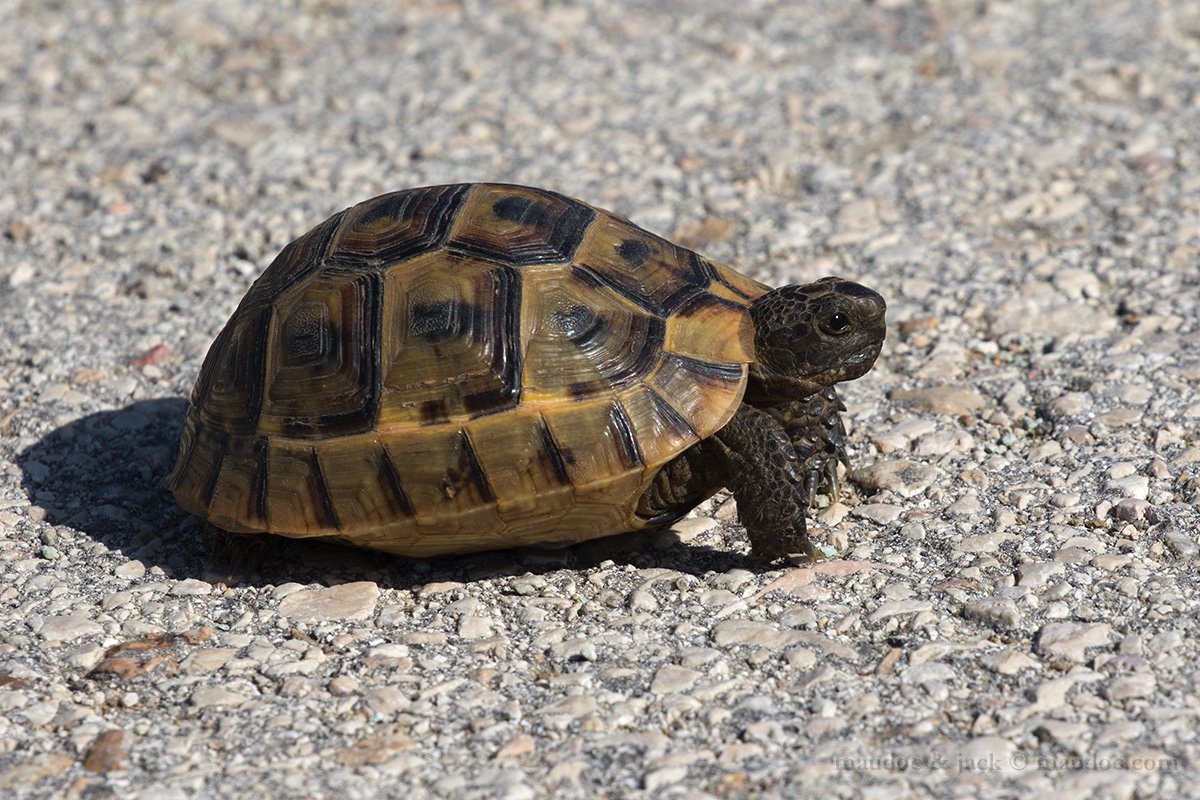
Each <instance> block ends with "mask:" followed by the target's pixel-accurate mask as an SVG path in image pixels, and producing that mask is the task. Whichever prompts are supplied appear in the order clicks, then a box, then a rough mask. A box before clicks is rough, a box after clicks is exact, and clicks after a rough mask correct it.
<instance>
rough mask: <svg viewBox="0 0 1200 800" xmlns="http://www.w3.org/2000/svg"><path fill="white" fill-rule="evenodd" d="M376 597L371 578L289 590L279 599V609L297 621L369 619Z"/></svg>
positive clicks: (376, 588)
mask: <svg viewBox="0 0 1200 800" xmlns="http://www.w3.org/2000/svg"><path fill="white" fill-rule="evenodd" d="M378 599H379V587H378V586H377V585H375V583H374V582H372V581H358V582H356V583H343V584H339V585H337V586H330V587H328V588H322V589H305V590H304V591H300V592H295V593H293V594H289V595H287V596H286V597H284V598H283V600H281V601H280V602H279V613H280V614H282V615H283V616H285V617H289V618H290V619H293V620H295V621H297V622H325V621H328V620H355V619H369V618H370V617H371V615H372V614H374V613H375V603H376V601H377V600H378Z"/></svg>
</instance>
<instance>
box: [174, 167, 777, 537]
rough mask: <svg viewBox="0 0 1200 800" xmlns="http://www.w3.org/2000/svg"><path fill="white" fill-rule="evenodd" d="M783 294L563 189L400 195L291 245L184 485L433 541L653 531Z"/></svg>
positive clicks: (253, 297)
mask: <svg viewBox="0 0 1200 800" xmlns="http://www.w3.org/2000/svg"><path fill="white" fill-rule="evenodd" d="M763 291H766V287H764V286H762V284H758V283H757V282H755V281H752V280H751V279H749V278H746V277H744V276H741V275H740V274H738V273H737V272H735V271H734V270H731V269H729V268H728V267H724V266H722V265H719V264H716V263H715V262H711V261H708V260H706V259H703V258H702V257H700V256H698V255H696V254H695V253H692V252H690V251H688V250H685V249H683V248H680V247H678V246H676V245H674V244H672V243H670V242H668V241H666V240H664V239H662V238H660V237H658V236H655V235H653V234H651V233H648V232H647V231H644V230H642V229H641V228H638V227H637V226H636V225H634V224H633V223H631V222H628V221H627V220H624V219H621V218H619V217H617V216H615V215H612V214H610V213H608V212H605V211H602V210H598V209H595V208H592V207H591V206H588V205H586V204H584V203H581V202H579V201H577V200H572V199H570V198H567V197H563V196H562V195H558V194H555V193H553V192H547V191H544V190H539V189H531V188H527V187H516V186H506V185H499V184H459V185H454V186H440V187H426V188H423V189H415V190H409V191H404V192H395V193H392V194H388V195H383V196H381V197H378V198H375V199H373V200H369V201H367V202H365V203H362V204H360V205H358V206H355V207H353V208H351V209H348V210H346V211H343V212H341V213H340V214H337V215H335V216H334V217H331V218H330V219H329V220H327V221H326V222H324V223H322V224H321V225H319V226H317V227H316V228H314V229H313V230H312V231H311V232H309V233H308V234H305V235H304V236H302V237H300V238H299V239H297V240H296V241H295V242H293V243H292V244H290V245H288V246H287V247H286V248H284V250H283V252H281V253H280V255H279V257H277V258H276V259H275V261H274V262H272V264H271V266H269V267H268V268H267V270H266V271H265V272H264V273H263V275H262V277H261V278H260V279H259V280H258V281H257V282H255V284H254V286H253V287H252V288H251V289H250V291H249V292H248V293H247V296H246V298H244V299H243V301H242V303H241V304H240V305H239V307H238V309H237V310H236V311H235V312H234V315H233V316H232V317H231V319H230V321H229V322H228V323H227V325H226V326H225V328H224V329H223V330H222V332H221V333H220V335H219V336H218V337H217V339H216V341H215V342H214V344H213V347H212V349H211V350H210V352H209V354H208V356H207V357H206V359H205V363H204V366H203V368H202V370H201V375H200V377H199V379H198V381H197V384H196V387H195V389H194V391H193V394H192V403H191V408H190V409H189V413H188V416H187V418H186V420H185V422H184V430H183V434H182V435H181V445H180V455H179V459H178V461H177V463H176V466H175V469H174V470H173V472H172V474H171V476H170V477H169V479H168V484H169V486H170V487H171V488H172V490H173V491H174V492H175V494H176V497H177V498H178V500H179V502H180V504H181V505H182V506H183V507H184V508H185V509H187V510H189V511H192V512H194V513H197V514H201V515H204V516H206V517H208V518H209V519H210V520H211V521H212V522H213V523H214V524H216V525H218V526H220V527H223V528H226V529H228V530H231V531H238V532H252V531H266V532H272V533H280V534H286V535H290V536H318V537H335V538H337V539H338V540H339V541H345V542H348V543H351V544H356V545H359V546H362V547H369V548H373V549H378V550H385V551H388V552H393V553H400V554H406V555H413V556H426V555H436V554H441V553H454V552H466V551H472V550H484V549H492V548H498V547H511V546H516V545H520V544H529V543H533V542H544V541H560V542H568V541H579V540H582V539H587V538H592V537H595V536H603V535H608V534H612V533H618V532H620V531H623V530H631V529H634V528H637V527H641V526H642V525H644V524H645V522H644V520H642V519H640V518H639V517H638V516H637V515H636V513H635V509H636V505H637V499H638V497H639V496H640V494H641V493H642V492H643V491H644V490H645V488H646V486H647V485H648V484H649V482H650V481H651V480H652V479H653V478H654V475H655V474H656V473H657V472H658V470H659V469H661V468H662V466H663V465H664V464H665V463H667V462H668V461H670V460H671V459H672V458H674V457H675V456H676V455H678V454H679V453H680V452H682V451H683V450H684V449H686V448H687V447H689V446H691V445H692V444H694V443H695V442H697V441H699V440H700V439H703V438H705V437H707V436H709V435H711V434H712V433H713V432H714V431H716V430H718V429H719V428H720V427H721V426H723V425H724V424H725V423H726V422H727V421H728V420H729V418H730V417H731V416H732V414H733V413H734V411H735V410H736V408H737V405H738V403H739V402H740V400H741V396H742V393H743V391H744V388H745V382H746V376H747V372H748V363H749V362H750V361H751V360H752V357H753V332H752V330H751V327H750V323H749V315H748V313H747V306H748V304H749V302H750V301H751V300H752V299H753V298H754V297H756V296H758V295H759V294H761V293H762V292H763Z"/></svg>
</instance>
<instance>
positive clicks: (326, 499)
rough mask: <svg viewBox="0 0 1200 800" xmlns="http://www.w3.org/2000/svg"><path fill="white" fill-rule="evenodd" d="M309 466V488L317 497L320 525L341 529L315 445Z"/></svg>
mask: <svg viewBox="0 0 1200 800" xmlns="http://www.w3.org/2000/svg"><path fill="white" fill-rule="evenodd" d="M309 468H310V469H311V470H312V483H311V487H310V488H311V490H312V494H313V496H314V497H315V498H316V499H317V505H316V509H317V510H318V511H319V513H320V516H321V520H320V525H321V527H323V528H334V529H336V530H341V528H342V523H341V521H340V520H339V519H338V515H337V509H335V508H334V507H333V497H331V496H330V494H329V487H328V486H327V485H326V483H325V473H323V472H322V471H321V459H320V458H318V457H317V449H316V448H315V447H314V448H313V449H312V451H311V453H310V455H309Z"/></svg>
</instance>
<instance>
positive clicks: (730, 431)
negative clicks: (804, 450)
mask: <svg viewBox="0 0 1200 800" xmlns="http://www.w3.org/2000/svg"><path fill="white" fill-rule="evenodd" d="M704 444H705V449H706V450H708V451H709V452H711V453H712V454H713V456H715V457H716V459H717V460H718V462H719V465H720V470H721V472H722V473H723V475H722V482H723V483H724V484H725V485H726V486H728V487H729V489H730V490H731V491H732V492H733V496H734V499H736V500H737V504H738V518H739V519H740V520H741V522H742V525H743V526H745V528H746V534H747V535H748V536H749V537H750V545H751V549H752V550H753V553H754V555H755V556H757V557H758V558H762V559H766V560H769V561H774V560H776V559H779V558H783V557H785V556H791V555H793V554H797V553H803V554H804V555H806V556H808V557H809V558H810V559H812V560H816V559H817V558H819V557H820V556H819V554H818V552H817V549H816V548H815V547H813V545H812V543H811V542H810V541H809V540H808V533H807V529H806V525H805V521H804V512H805V511H806V510H807V509H808V504H809V491H808V488H807V483H808V480H807V478H808V473H806V472H805V462H803V461H802V460H801V459H800V458H799V456H798V455H797V453H796V448H795V447H794V446H793V444H792V440H791V437H789V436H788V433H787V431H786V430H785V428H784V424H783V423H781V422H780V421H779V420H778V419H776V418H775V417H774V416H773V415H772V414H769V413H767V412H766V411H762V410H760V409H757V408H755V407H754V406H750V405H746V404H745V403H743V404H742V406H741V408H739V409H738V411H737V413H736V414H734V415H733V419H731V420H730V421H729V423H728V424H727V425H726V426H725V427H724V428H722V429H721V430H719V431H717V433H715V434H714V435H713V438H712V440H711V442H706V443H704Z"/></svg>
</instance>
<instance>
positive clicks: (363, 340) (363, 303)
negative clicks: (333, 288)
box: [266, 272, 383, 438]
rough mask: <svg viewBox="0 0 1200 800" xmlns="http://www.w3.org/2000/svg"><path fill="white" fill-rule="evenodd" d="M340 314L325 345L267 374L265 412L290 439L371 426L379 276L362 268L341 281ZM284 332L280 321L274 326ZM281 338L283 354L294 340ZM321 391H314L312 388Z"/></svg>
mask: <svg viewBox="0 0 1200 800" xmlns="http://www.w3.org/2000/svg"><path fill="white" fill-rule="evenodd" d="M341 295H342V298H343V299H345V300H346V302H345V303H344V304H343V305H342V312H343V316H342V318H341V319H336V320H335V319H331V318H330V319H329V320H328V323H327V324H328V329H327V331H326V332H325V333H324V334H322V335H323V336H325V337H327V338H328V340H329V342H330V348H329V349H328V350H327V351H325V352H322V353H318V355H319V356H323V357H322V358H320V359H319V360H317V361H310V362H307V363H306V362H303V361H302V360H301V359H300V357H299V356H298V355H297V356H295V357H293V358H292V359H291V360H292V362H293V364H292V365H289V364H288V358H287V356H286V355H285V357H284V359H283V365H282V367H281V368H279V369H277V370H276V371H275V374H274V375H272V376H269V378H268V382H269V386H268V395H267V402H268V404H269V405H268V407H267V409H266V410H267V411H268V412H269V413H271V414H272V415H273V416H277V417H278V418H279V426H280V430H281V432H282V433H283V434H284V435H286V436H291V437H296V438H323V437H326V436H344V435H348V434H353V433H364V432H366V431H369V430H371V429H372V428H374V427H375V425H376V424H377V422H378V417H379V400H380V396H381V393H382V388H383V387H382V376H381V368H380V360H381V358H382V352H383V347H382V344H381V342H380V333H381V324H382V316H383V279H382V277H381V276H380V275H379V274H378V273H374V272H371V273H364V274H361V275H359V276H358V277H357V278H355V279H354V280H352V281H347V282H346V283H345V284H343V286H342V292H341ZM280 327H281V328H282V330H283V331H285V332H286V331H287V329H288V325H287V322H286V321H285V322H284V324H283V325H282V326H280ZM295 344H296V343H295V342H292V341H287V340H285V341H283V342H280V343H279V345H280V347H281V348H282V349H283V352H284V353H285V354H287V353H289V352H290V351H291V349H292V347H293V346H294V345H295ZM318 386H319V387H320V389H321V392H319V393H318V392H317V391H316V389H317V387H318Z"/></svg>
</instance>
